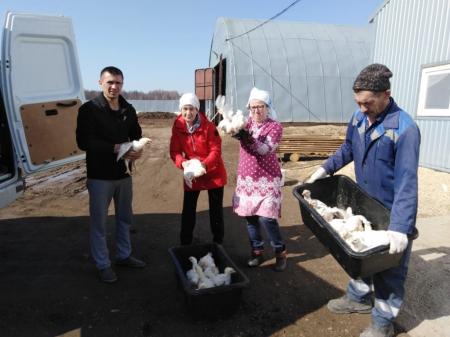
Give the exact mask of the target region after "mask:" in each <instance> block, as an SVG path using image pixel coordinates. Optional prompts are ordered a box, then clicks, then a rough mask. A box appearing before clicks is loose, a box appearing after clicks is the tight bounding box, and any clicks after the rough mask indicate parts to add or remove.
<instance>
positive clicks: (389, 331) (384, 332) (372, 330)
mask: <svg viewBox="0 0 450 337" xmlns="http://www.w3.org/2000/svg"><path fill="white" fill-rule="evenodd" d="M393 336H394V326H393V325H392V324H389V325H385V326H378V325H375V324H370V325H369V326H368V327H367V328H366V329H365V330H364V331H363V332H362V333H361V334H360V335H359V337H393Z"/></svg>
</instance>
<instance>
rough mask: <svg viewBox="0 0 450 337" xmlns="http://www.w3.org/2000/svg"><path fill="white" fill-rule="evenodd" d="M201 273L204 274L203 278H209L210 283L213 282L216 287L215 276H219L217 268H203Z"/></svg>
mask: <svg viewBox="0 0 450 337" xmlns="http://www.w3.org/2000/svg"><path fill="white" fill-rule="evenodd" d="M203 273H204V274H205V276H206V277H207V278H209V279H210V280H211V281H213V282H214V284H215V285H217V284H216V282H215V278H216V276H217V275H219V268H217V267H216V266H210V267H207V268H205V270H204V271H203Z"/></svg>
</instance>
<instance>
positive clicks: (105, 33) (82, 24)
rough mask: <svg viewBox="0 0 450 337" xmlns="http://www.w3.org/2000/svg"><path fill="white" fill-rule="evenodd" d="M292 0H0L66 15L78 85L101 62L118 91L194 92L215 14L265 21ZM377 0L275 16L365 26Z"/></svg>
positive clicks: (2, 4)
mask: <svg viewBox="0 0 450 337" xmlns="http://www.w3.org/2000/svg"><path fill="white" fill-rule="evenodd" d="M293 2H294V0H225V1H224V0H221V1H218V0H191V1H188V0H184V1H183V0H163V1H153V0H127V1H123V0H121V1H119V0H77V1H73V0H0V13H1V15H2V16H3V18H2V19H0V20H2V23H4V17H5V14H6V12H7V11H15V12H26V13H36V14H50V15H63V16H66V17H70V18H71V19H72V23H73V26H74V31H75V38H76V44H77V48H78V57H79V63H80V69H81V75H82V79H83V86H84V88H85V89H89V90H99V86H98V77H99V72H100V70H101V69H102V68H104V67H105V66H109V65H114V66H117V67H119V68H120V69H122V71H123V72H124V77H125V78H124V90H139V91H144V92H147V91H150V90H157V89H162V90H176V91H178V92H179V93H184V92H192V91H194V72H195V69H199V68H207V67H208V66H209V64H208V61H209V52H210V47H211V41H212V38H213V34H214V29H215V25H216V21H217V19H218V18H219V17H229V18H236V19H262V20H266V19H269V18H270V17H272V16H274V15H275V14H277V13H279V12H280V11H282V10H283V9H284V8H286V7H288V6H289V5H290V4H292V3H293ZM383 2H384V0H339V1H337V0H301V1H300V2H298V3H297V4H296V5H295V6H293V7H291V8H290V9H289V10H288V11H287V12H285V13H284V14H282V15H281V16H279V17H278V18H277V19H276V20H287V21H304V22H317V23H329V24H349V25H358V26H361V25H367V24H368V21H369V19H370V18H371V17H372V16H373V15H374V14H375V12H376V10H377V9H378V8H379V7H380V6H381V5H382V4H383Z"/></svg>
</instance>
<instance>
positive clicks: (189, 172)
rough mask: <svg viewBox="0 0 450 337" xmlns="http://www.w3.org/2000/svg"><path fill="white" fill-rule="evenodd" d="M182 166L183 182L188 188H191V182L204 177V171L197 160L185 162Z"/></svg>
mask: <svg viewBox="0 0 450 337" xmlns="http://www.w3.org/2000/svg"><path fill="white" fill-rule="evenodd" d="M183 164H184V167H183V175H184V181H185V182H186V185H188V186H189V188H192V180H194V179H195V178H198V177H200V176H202V175H204V174H205V173H206V170H205V168H204V167H203V166H202V163H201V162H200V160H198V159H191V160H187V161H185V162H184V163H183Z"/></svg>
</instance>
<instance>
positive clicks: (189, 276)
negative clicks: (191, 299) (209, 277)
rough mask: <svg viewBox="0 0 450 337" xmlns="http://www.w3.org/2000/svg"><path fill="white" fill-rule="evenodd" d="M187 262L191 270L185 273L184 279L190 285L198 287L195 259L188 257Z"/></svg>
mask: <svg viewBox="0 0 450 337" xmlns="http://www.w3.org/2000/svg"><path fill="white" fill-rule="evenodd" d="M189 261H191V263H192V269H189V270H188V271H187V272H186V277H187V279H188V280H189V282H191V284H192V285H195V286H196V285H198V281H199V280H200V278H199V276H198V273H197V269H196V266H197V259H196V258H195V257H193V256H189Z"/></svg>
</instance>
